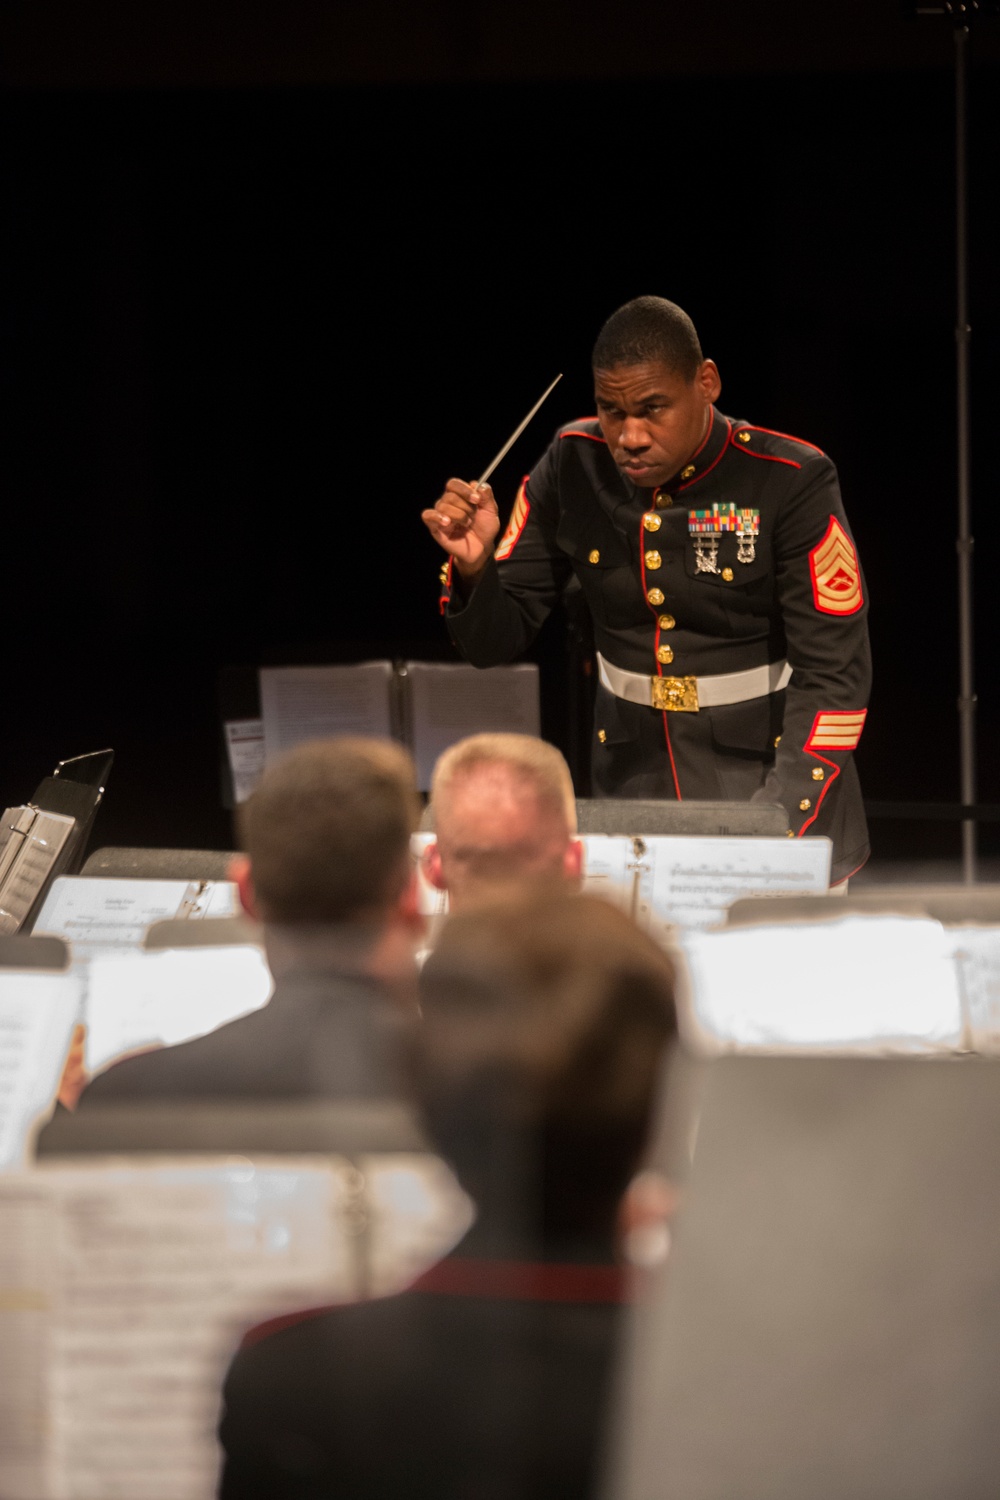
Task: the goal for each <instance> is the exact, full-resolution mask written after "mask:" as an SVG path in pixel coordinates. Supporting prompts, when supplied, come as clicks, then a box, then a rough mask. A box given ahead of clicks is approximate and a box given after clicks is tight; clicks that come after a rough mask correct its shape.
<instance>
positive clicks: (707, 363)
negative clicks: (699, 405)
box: [694, 359, 722, 403]
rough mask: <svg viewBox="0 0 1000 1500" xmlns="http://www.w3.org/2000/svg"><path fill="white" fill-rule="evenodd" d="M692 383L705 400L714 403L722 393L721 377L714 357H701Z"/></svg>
mask: <svg viewBox="0 0 1000 1500" xmlns="http://www.w3.org/2000/svg"><path fill="white" fill-rule="evenodd" d="M694 383H695V385H696V386H697V387H698V389H699V390H700V391H701V394H702V395H703V396H704V398H705V400H706V401H708V402H710V403H714V402H716V401H718V399H719V397H720V396H721V394H722V377H721V376H720V374H719V367H718V365H717V364H716V363H715V360H714V359H703V360H702V362H701V364H700V365H699V367H698V373H697V375H696V376H695V377H694Z"/></svg>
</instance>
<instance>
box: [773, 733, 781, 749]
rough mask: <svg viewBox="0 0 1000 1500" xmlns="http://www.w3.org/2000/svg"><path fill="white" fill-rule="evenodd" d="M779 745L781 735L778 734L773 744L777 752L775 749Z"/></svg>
mask: <svg viewBox="0 0 1000 1500" xmlns="http://www.w3.org/2000/svg"><path fill="white" fill-rule="evenodd" d="M780 744H781V735H780V734H779V735H778V737H777V739H776V740H775V742H774V748H775V750H777V748H778V746H779V745H780Z"/></svg>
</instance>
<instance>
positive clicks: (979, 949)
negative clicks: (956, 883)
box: [950, 927, 1000, 1055]
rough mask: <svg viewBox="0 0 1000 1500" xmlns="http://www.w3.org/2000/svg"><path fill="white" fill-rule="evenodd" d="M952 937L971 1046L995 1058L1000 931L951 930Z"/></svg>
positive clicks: (999, 1048)
mask: <svg viewBox="0 0 1000 1500" xmlns="http://www.w3.org/2000/svg"><path fill="white" fill-rule="evenodd" d="M950 934H951V937H952V938H953V940H954V943H955V963H956V965H957V967H958V976H959V983H960V985H961V989H962V999H963V1003H964V1007H965V1017H966V1024H967V1027H968V1042H969V1045H970V1046H971V1047H972V1048H973V1050H974V1051H976V1052H985V1053H989V1054H993V1055H995V1054H997V1053H1000V928H997V927H961V928H957V929H956V928H952V929H951V930H950Z"/></svg>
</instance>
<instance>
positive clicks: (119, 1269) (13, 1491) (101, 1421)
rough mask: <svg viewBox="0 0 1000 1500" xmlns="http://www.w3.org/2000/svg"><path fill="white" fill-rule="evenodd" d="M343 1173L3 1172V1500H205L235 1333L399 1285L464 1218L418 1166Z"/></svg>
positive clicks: (284, 1168)
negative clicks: (362, 1216)
mask: <svg viewBox="0 0 1000 1500" xmlns="http://www.w3.org/2000/svg"><path fill="white" fill-rule="evenodd" d="M360 1165H361V1167H362V1171H361V1172H360V1173H359V1172H358V1170H357V1169H356V1168H354V1167H353V1166H351V1165H350V1164H349V1163H347V1162H346V1161H344V1160H342V1159H339V1158H326V1159H317V1158H315V1157H310V1158H292V1157H265V1156H262V1157H259V1158H256V1159H255V1160H254V1161H253V1162H251V1161H249V1160H246V1159H243V1158H239V1157H237V1158H231V1157H230V1158H226V1159H221V1158H216V1159H212V1158H201V1159H199V1158H184V1157H178V1158H147V1159H145V1160H144V1161H142V1163H141V1164H140V1163H139V1161H138V1160H136V1159H131V1160H129V1159H119V1160H117V1161H116V1160H115V1159H113V1158H106V1159H104V1160H102V1161H98V1162H96V1163H91V1164H88V1165H84V1166H74V1167H65V1166H51V1165H45V1166H43V1167H40V1168H39V1169H38V1170H37V1171H36V1172H34V1173H32V1174H30V1175H28V1176H25V1177H21V1178H19V1179H17V1180H14V1179H10V1178H8V1179H0V1285H2V1286H3V1288H4V1293H5V1295H4V1298H3V1299H0V1338H2V1339H3V1348H4V1359H3V1361H2V1362H0V1371H2V1373H0V1400H2V1399H3V1397H4V1395H5V1394H6V1393H7V1392H8V1391H9V1392H10V1393H11V1396H12V1399H11V1403H10V1405H9V1407H8V1410H7V1411H6V1412H5V1413H4V1414H5V1415H6V1416H7V1420H6V1421H5V1422H3V1423H2V1424H0V1494H2V1495H3V1497H4V1500H111V1497H120V1500H208V1497H209V1496H210V1495H212V1494H214V1493H215V1483H216V1476H217V1469H218V1462H219V1454H218V1448H217V1444H216V1440H215V1427H216V1423H217V1420H218V1412H219V1396H220V1390H221V1384H222V1378H223V1375H224V1373H225V1369H226V1366H227V1364H228V1361H229V1359H230V1358H231V1356H232V1354H233V1353H234V1352H235V1349H236V1347H237V1345H238V1343H239V1340H240V1338H241V1336H242V1334H243V1332H244V1331H245V1329H246V1328H247V1326H248V1325H252V1324H254V1323H256V1322H259V1321H261V1320H263V1319H265V1318H268V1317H271V1316H275V1315H280V1314H282V1313H287V1312H291V1311H295V1310H298V1309H302V1308H308V1307H316V1306H324V1305H328V1304H330V1303H337V1302H343V1301H349V1300H352V1299H354V1298H357V1297H358V1296H361V1295H364V1294H365V1292H366V1290H367V1288H368V1287H369V1286H370V1285H371V1283H372V1281H374V1282H375V1283H376V1284H377V1285H379V1286H380V1287H389V1286H391V1287H398V1286H401V1285H403V1284H405V1282H406V1281H407V1280H408V1279H410V1277H411V1276H412V1275H415V1274H419V1273H420V1272H421V1271H423V1270H424V1269H425V1268H426V1267H427V1265H429V1264H430V1263H431V1262H432V1261H433V1260H435V1259H437V1258H438V1257H439V1256H440V1255H441V1254H443V1253H444V1252H445V1251H446V1250H447V1249H448V1248H449V1247H450V1246H451V1245H452V1244H453V1243H454V1240H455V1239H456V1238H457V1237H458V1236H459V1235H460V1234H461V1233H462V1232H463V1230H464V1228H465V1226H466V1225H467V1223H468V1222H469V1220H470V1218H471V1212H472V1210H471V1205H470V1204H469V1201H468V1199H467V1198H466V1197H465V1195H464V1194H463V1193H462V1192H461V1190H460V1189H459V1187H458V1185H457V1183H456V1182H455V1179H454V1178H453V1177H452V1176H451V1174H450V1173H449V1172H448V1170H447V1168H446V1167H445V1166H444V1164H443V1163H441V1162H439V1161H437V1160H436V1159H435V1158H433V1157H423V1158H421V1157H419V1156H416V1155H409V1154H403V1155H399V1156H395V1155H393V1156H388V1157H379V1156H373V1157H366V1158H364V1159H363V1160H362V1162H361V1164H360ZM359 1186H361V1187H362V1188H363V1190H364V1192H365V1195H366V1199H367V1211H368V1213H369V1215H370V1220H371V1222H370V1229H369V1234H368V1235H367V1236H364V1235H362V1236H359V1234H358V1223H357V1214H356V1210H357V1206H358V1203H357V1189H358V1187H359ZM369 1241H370V1242H371V1243H370V1246H369ZM369 1253H370V1256H371V1263H372V1266H373V1267H374V1268H375V1271H374V1276H373V1277H370V1276H369V1273H368V1270H367V1268H366V1266H365V1265H364V1264H363V1261H364V1258H365V1256H366V1255H367V1254H369ZM18 1319H20V1322H18ZM15 1480H16V1481H17V1482H16V1483H15V1482H14V1481H15Z"/></svg>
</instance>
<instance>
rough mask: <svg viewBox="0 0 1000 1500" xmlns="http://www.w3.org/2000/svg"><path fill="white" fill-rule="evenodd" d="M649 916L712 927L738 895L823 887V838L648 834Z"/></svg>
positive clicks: (826, 859)
mask: <svg viewBox="0 0 1000 1500" xmlns="http://www.w3.org/2000/svg"><path fill="white" fill-rule="evenodd" d="M644 842H645V844H646V848H647V855H646V858H647V860H648V862H649V864H650V867H651V870H652V876H651V883H650V888H649V902H650V908H651V910H650V919H651V923H652V925H653V926H654V928H655V927H656V925H658V924H660V925H662V924H666V925H668V926H676V927H683V928H688V927H712V926H717V925H719V924H721V923H722V922H723V921H724V919H725V913H726V911H727V909H728V908H729V907H730V906H731V905H732V903H733V902H734V901H738V900H740V899H741V898H742V897H744V896H773V895H779V894H784V895H808V894H813V895H822V894H823V892H824V891H826V890H827V889H828V888H829V882H830V852H831V844H830V840H829V839H822V838H817V839H758V838H715V837H709V838H692V837H684V838H666V837H656V838H649V839H646V840H645V841H644Z"/></svg>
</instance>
